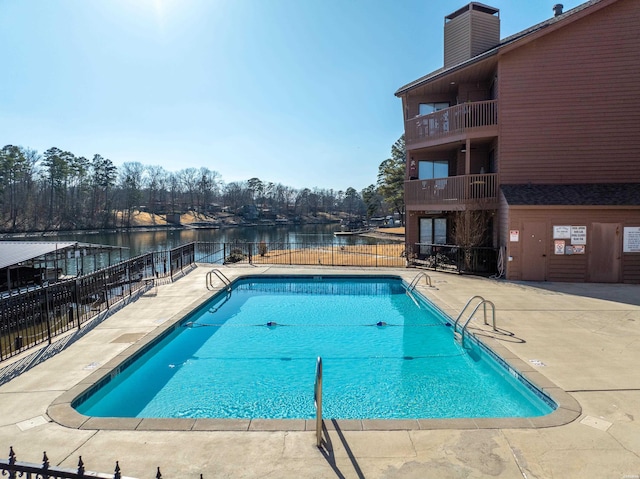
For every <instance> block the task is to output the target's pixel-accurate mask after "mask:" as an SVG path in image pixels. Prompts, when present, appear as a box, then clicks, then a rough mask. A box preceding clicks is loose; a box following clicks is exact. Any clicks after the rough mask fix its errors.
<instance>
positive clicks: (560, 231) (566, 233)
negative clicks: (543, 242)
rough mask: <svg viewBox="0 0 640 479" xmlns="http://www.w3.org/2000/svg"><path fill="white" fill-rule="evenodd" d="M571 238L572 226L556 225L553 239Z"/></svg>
mask: <svg viewBox="0 0 640 479" xmlns="http://www.w3.org/2000/svg"><path fill="white" fill-rule="evenodd" d="M569 238H571V226H554V227H553V239H569Z"/></svg>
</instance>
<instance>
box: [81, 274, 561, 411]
mask: <svg viewBox="0 0 640 479" xmlns="http://www.w3.org/2000/svg"><path fill="white" fill-rule="evenodd" d="M449 321H450V320H449V319H448V318H447V317H446V316H445V315H444V314H442V313H441V312H440V311H439V310H437V309H436V308H435V307H434V306H433V305H431V304H430V303H428V302H427V301H426V300H424V299H423V298H421V297H418V296H417V295H415V296H414V298H412V297H410V296H409V295H408V294H407V293H406V289H405V286H404V284H403V282H402V280H400V279H398V278H392V277H378V278H368V277H367V278H354V277H349V278H340V277H328V276H322V277H304V278H296V277H288V278H285V279H281V278H275V277H270V278H265V277H259V278H258V277H251V278H247V279H242V280H239V281H237V282H235V283H234V285H233V291H232V292H231V293H230V294H229V293H221V294H219V295H217V296H215V297H214V298H213V299H212V300H211V301H210V302H209V303H207V304H206V305H205V306H203V307H202V308H199V309H198V310H197V311H195V312H193V313H192V314H191V315H189V317H187V318H185V319H184V321H183V323H182V326H181V327H179V328H177V329H176V330H175V331H173V332H172V333H171V334H169V335H168V336H167V337H166V338H164V339H163V340H162V341H160V342H159V343H158V344H156V345H155V346H153V347H152V348H150V350H149V351H147V352H146V353H144V354H143V355H142V356H140V358H138V359H137V360H136V361H134V362H133V363H132V364H131V365H130V366H129V367H127V368H125V369H124V370H123V371H122V372H121V373H120V374H118V375H117V376H115V378H114V379H112V380H111V381H109V382H108V383H107V384H106V385H104V386H103V387H102V388H101V389H99V390H98V391H96V392H95V393H93V394H92V395H91V396H90V397H89V398H88V399H86V400H84V402H82V403H81V404H78V405H75V407H76V409H77V410H78V411H79V412H81V413H83V414H86V415H90V416H101V417H176V418H183V417H188V418H205V417H211V418H312V417H314V416H315V409H314V401H313V390H314V381H315V366H316V358H317V357H318V356H321V357H322V358H323V365H324V378H323V413H324V416H325V417H327V418H336V419H367V418H378V419H400V418H462V417H465V418H469V417H531V416H540V415H545V414H548V413H549V412H551V411H552V407H551V406H550V405H549V402H548V401H547V402H545V401H543V400H541V399H540V397H539V396H538V395H536V394H534V393H532V392H531V390H530V388H528V387H526V386H524V385H523V384H522V383H521V382H520V381H518V380H517V379H516V378H514V376H515V375H514V372H513V371H510V372H509V371H507V370H506V369H505V368H503V367H502V366H500V365H499V364H497V363H496V362H495V361H494V360H493V358H491V357H490V355H489V354H488V352H487V351H485V350H484V348H482V347H480V346H479V345H477V344H474V343H473V342H472V341H469V342H467V343H466V346H467V347H469V345H471V348H472V349H471V350H464V349H462V348H461V346H460V344H458V343H457V342H456V341H454V339H453V333H452V330H451V329H452V328H451V325H450V323H449ZM378 323H385V324H383V325H377V324H378Z"/></svg>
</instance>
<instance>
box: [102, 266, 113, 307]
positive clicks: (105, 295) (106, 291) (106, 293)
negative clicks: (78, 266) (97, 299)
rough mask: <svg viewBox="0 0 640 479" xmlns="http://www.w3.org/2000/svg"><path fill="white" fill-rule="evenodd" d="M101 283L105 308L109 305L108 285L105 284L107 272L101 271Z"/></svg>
mask: <svg viewBox="0 0 640 479" xmlns="http://www.w3.org/2000/svg"><path fill="white" fill-rule="evenodd" d="M102 284H104V301H105V303H107V309H109V308H110V307H111V305H110V304H109V285H107V272H106V271H105V272H103V273H102Z"/></svg>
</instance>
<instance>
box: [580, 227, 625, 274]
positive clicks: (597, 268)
mask: <svg viewBox="0 0 640 479" xmlns="http://www.w3.org/2000/svg"><path fill="white" fill-rule="evenodd" d="M621 231H622V227H621V225H620V223H593V224H592V225H591V235H590V236H591V237H590V239H589V240H588V243H589V244H590V245H591V246H590V247H589V246H587V247H589V251H588V255H589V281H591V282H594V283H618V282H619V281H620V257H621V255H620V253H621V251H620V249H621V247H620V243H621V239H620V232H621Z"/></svg>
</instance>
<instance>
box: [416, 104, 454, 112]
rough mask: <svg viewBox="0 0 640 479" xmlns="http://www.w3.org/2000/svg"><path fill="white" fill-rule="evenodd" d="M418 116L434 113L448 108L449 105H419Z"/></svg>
mask: <svg viewBox="0 0 640 479" xmlns="http://www.w3.org/2000/svg"><path fill="white" fill-rule="evenodd" d="M418 108H419V110H418V111H419V113H418V114H419V115H428V114H429V113H435V112H436V111H440V110H444V109H445V108H449V103H448V102H447V103H443V102H441V103H420V105H419V106H418Z"/></svg>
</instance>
